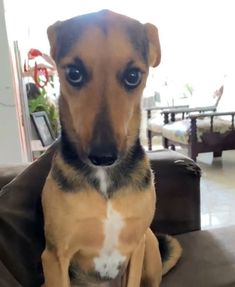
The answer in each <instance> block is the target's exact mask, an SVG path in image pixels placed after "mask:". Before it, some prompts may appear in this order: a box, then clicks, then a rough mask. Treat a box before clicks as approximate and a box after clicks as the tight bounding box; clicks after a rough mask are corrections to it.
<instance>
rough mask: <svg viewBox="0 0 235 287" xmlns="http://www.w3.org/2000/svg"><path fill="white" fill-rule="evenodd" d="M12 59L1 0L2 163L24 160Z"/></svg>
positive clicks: (0, 90)
mask: <svg viewBox="0 0 235 287" xmlns="http://www.w3.org/2000/svg"><path fill="white" fill-rule="evenodd" d="M10 59H11V58H10V52H9V45H8V38H7V31H6V24H5V12H4V6H3V0H0V65H1V71H0V164H5V163H15V162H22V153H21V142H20V133H19V126H18V120H17V109H16V103H15V98H14V94H13V90H14V89H13V81H12V79H13V74H12V65H11V60H10Z"/></svg>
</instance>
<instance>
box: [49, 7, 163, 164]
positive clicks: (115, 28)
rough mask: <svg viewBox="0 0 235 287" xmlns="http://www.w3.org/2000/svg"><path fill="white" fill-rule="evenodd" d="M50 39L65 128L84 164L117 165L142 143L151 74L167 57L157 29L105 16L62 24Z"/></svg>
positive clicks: (53, 28) (94, 15)
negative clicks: (143, 112)
mask: <svg viewBox="0 0 235 287" xmlns="http://www.w3.org/2000/svg"><path fill="white" fill-rule="evenodd" d="M48 37H49V42H50V45H51V56H52V57H53V59H54V60H55V62H56V65H57V69H58V74H59V78H60V84H61V96H60V102H59V103H60V118H61V124H62V128H63V129H64V130H66V134H67V136H68V138H69V140H70V142H72V143H73V144H74V146H75V147H76V151H77V153H78V155H79V157H80V158H81V159H82V160H83V161H84V162H86V163H88V164H93V165H103V166H105V165H111V164H113V163H114V162H116V161H117V160H118V159H121V158H122V157H123V156H124V155H125V154H126V152H127V151H128V150H129V149H130V148H131V147H132V146H133V145H134V143H135V142H136V140H137V138H138V134H139V125H140V102H141V95H142V92H143V89H144V87H145V84H146V79H147V75H148V70H149V67H150V66H153V67H154V66H157V65H158V64H159V62H160V57H161V53H160V44H159V39H158V31H157V28H156V27H155V26H153V25H152V24H145V25H143V24H141V23H139V22H138V21H136V20H134V19H131V18H128V17H126V16H123V15H119V14H116V13H113V12H111V11H108V10H103V11H100V12H97V13H92V14H87V15H83V16H79V17H75V18H72V19H69V20H66V21H64V22H56V23H55V24H54V25H52V26H50V27H49V28H48Z"/></svg>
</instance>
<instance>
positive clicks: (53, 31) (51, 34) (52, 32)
mask: <svg viewBox="0 0 235 287" xmlns="http://www.w3.org/2000/svg"><path fill="white" fill-rule="evenodd" d="M60 25H61V22H60V21H57V22H56V23H54V24H53V25H51V26H49V27H48V28H47V36H48V40H49V43H50V46H51V52H50V53H51V57H52V59H53V60H54V61H55V58H56V44H57V43H56V42H57V34H58V29H59V27H60Z"/></svg>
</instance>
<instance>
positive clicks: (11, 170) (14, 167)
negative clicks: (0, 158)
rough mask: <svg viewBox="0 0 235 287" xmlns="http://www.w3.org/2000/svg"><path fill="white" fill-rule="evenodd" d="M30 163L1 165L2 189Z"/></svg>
mask: <svg viewBox="0 0 235 287" xmlns="http://www.w3.org/2000/svg"><path fill="white" fill-rule="evenodd" d="M28 165H29V163H28V164H27V163H25V164H11V165H10V164H8V165H0V189H1V188H2V187H3V186H4V185H6V184H8V183H9V182H10V181H12V180H13V179H14V178H15V177H16V176H17V175H18V174H20V173H21V172H22V171H23V170H24V169H25V168H26V167H28Z"/></svg>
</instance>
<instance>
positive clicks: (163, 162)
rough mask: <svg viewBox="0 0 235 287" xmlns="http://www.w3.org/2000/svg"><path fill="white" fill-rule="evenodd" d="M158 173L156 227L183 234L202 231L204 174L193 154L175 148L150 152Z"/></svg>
mask: <svg viewBox="0 0 235 287" xmlns="http://www.w3.org/2000/svg"><path fill="white" fill-rule="evenodd" d="M148 156H149V158H150V162H151V166H152V169H153V172H154V174H155V188H156V193H157V205H156V214H155V218H154V220H153V222H152V226H151V227H152V229H153V230H154V231H156V232H162V233H168V234H180V233H185V232H189V231H194V230H200V226H201V225H200V175H201V171H200V168H199V167H198V165H197V164H196V163H195V162H194V161H193V160H191V159H190V158H189V157H187V156H184V155H182V154H180V153H178V152H175V151H171V150H159V151H156V152H148Z"/></svg>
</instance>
